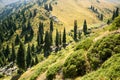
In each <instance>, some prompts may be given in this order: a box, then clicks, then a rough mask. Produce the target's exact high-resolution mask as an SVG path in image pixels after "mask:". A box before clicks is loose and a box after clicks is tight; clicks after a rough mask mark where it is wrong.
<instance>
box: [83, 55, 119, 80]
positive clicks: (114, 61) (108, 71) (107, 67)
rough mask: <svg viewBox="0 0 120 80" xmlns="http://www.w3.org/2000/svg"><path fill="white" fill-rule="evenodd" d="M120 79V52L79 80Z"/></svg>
mask: <svg viewBox="0 0 120 80" xmlns="http://www.w3.org/2000/svg"><path fill="white" fill-rule="evenodd" d="M119 79H120V54H115V55H114V56H112V57H111V58H110V59H108V60H107V61H105V62H104V63H103V65H102V66H101V67H100V68H99V69H98V70H97V71H94V72H91V73H89V74H87V75H85V76H83V77H82V78H81V80H119Z"/></svg>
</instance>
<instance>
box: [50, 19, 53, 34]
mask: <svg viewBox="0 0 120 80" xmlns="http://www.w3.org/2000/svg"><path fill="white" fill-rule="evenodd" d="M50 32H53V21H52V20H50Z"/></svg>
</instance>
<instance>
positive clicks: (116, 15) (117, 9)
mask: <svg viewBox="0 0 120 80" xmlns="http://www.w3.org/2000/svg"><path fill="white" fill-rule="evenodd" d="M118 16H119V8H118V7H117V8H116V12H115V17H118Z"/></svg>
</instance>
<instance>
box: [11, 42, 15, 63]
mask: <svg viewBox="0 0 120 80" xmlns="http://www.w3.org/2000/svg"><path fill="white" fill-rule="evenodd" d="M11 58H12V62H15V60H16V53H15V46H14V43H12V55H11Z"/></svg>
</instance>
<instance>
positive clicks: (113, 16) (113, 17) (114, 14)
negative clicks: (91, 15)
mask: <svg viewBox="0 0 120 80" xmlns="http://www.w3.org/2000/svg"><path fill="white" fill-rule="evenodd" d="M115 16H116V13H115V11H113V15H112V20H114V19H115Z"/></svg>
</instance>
